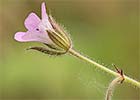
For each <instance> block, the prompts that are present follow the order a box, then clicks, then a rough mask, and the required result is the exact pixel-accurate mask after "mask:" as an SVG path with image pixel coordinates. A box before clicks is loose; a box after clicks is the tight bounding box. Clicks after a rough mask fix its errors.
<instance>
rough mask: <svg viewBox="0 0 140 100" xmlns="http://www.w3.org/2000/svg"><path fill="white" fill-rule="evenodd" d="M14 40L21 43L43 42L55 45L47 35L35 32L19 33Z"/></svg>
mask: <svg viewBox="0 0 140 100" xmlns="http://www.w3.org/2000/svg"><path fill="white" fill-rule="evenodd" d="M14 38H15V40H17V41H19V42H41V43H46V44H53V42H52V41H51V39H50V38H49V36H48V34H47V33H37V32H33V31H27V32H17V33H16V34H15V37H14Z"/></svg>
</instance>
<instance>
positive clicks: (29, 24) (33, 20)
mask: <svg viewBox="0 0 140 100" xmlns="http://www.w3.org/2000/svg"><path fill="white" fill-rule="evenodd" d="M39 23H40V18H39V17H38V16H37V15H36V14H35V13H30V14H29V15H28V17H27V18H26V19H25V22H24V25H25V27H26V28H27V29H28V30H33V29H34V28H36V27H37V26H38V25H39Z"/></svg>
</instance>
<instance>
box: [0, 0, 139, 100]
mask: <svg viewBox="0 0 140 100" xmlns="http://www.w3.org/2000/svg"><path fill="white" fill-rule="evenodd" d="M42 1H45V2H46V4H47V7H48V9H49V11H50V12H51V14H52V15H53V16H54V17H55V19H56V20H57V22H59V23H61V24H62V25H64V26H65V27H66V28H67V30H68V31H69V33H70V35H71V38H72V40H73V44H74V47H75V48H76V49H77V50H79V51H80V52H82V53H83V54H85V55H88V57H90V58H92V59H93V60H95V61H97V62H99V63H100V64H103V63H104V64H103V65H105V66H107V67H109V68H110V69H113V70H114V68H113V66H111V64H112V63H114V64H116V65H117V66H119V68H121V69H123V70H124V73H126V74H127V75H129V76H130V77H133V78H135V79H137V80H140V63H139V56H140V55H139V46H140V45H139V33H138V32H139V26H138V23H139V20H138V19H139V18H140V16H139V15H140V14H139V13H140V12H139V4H138V0H0V100H104V97H105V91H106V89H107V86H108V84H109V82H111V80H112V79H113V77H112V76H110V75H109V74H106V73H104V72H102V71H100V70H99V69H97V68H95V66H93V65H90V64H87V63H85V62H82V61H80V60H78V59H76V58H74V57H72V56H70V55H63V56H60V57H52V56H48V55H45V54H42V53H40V52H36V51H26V50H25V49H26V48H28V47H29V46H37V45H40V44H39V43H19V42H16V41H15V40H14V38H13V37H14V34H15V33H16V32H17V31H26V29H25V27H24V24H23V23H24V19H25V18H26V17H27V15H28V14H29V13H30V12H32V11H34V12H36V13H37V14H38V15H39V16H40V5H41V3H42ZM113 100H140V90H139V89H138V88H135V87H133V86H131V85H130V84H126V83H124V84H122V85H119V86H118V87H117V88H116V89H115V91H114V94H113Z"/></svg>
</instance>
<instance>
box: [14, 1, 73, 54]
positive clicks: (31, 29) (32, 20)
mask: <svg viewBox="0 0 140 100" xmlns="http://www.w3.org/2000/svg"><path fill="white" fill-rule="evenodd" d="M41 17H42V18H41V19H40V18H39V17H38V16H37V15H36V14H35V13H33V12H32V13H30V14H29V15H28V17H27V18H26V19H25V21H24V25H25V27H26V29H27V31H26V32H17V33H16V34H15V36H14V38H15V40H17V41H19V42H41V43H44V44H46V45H47V46H48V47H49V48H50V49H51V50H55V51H53V52H56V51H57V53H58V52H59V53H60V52H63V53H64V52H67V51H68V50H69V49H70V48H71V40H70V38H69V36H68V35H67V33H66V32H65V30H64V29H63V28H62V27H61V26H60V25H58V24H57V23H56V22H55V20H54V19H53V17H52V16H50V15H48V14H47V13H46V7H45V3H44V2H43V3H42V5H41ZM31 49H35V50H38V51H42V50H43V52H44V51H45V52H46V51H47V52H48V51H49V52H50V51H51V50H50V49H48V48H47V49H46V48H42V47H33V48H31Z"/></svg>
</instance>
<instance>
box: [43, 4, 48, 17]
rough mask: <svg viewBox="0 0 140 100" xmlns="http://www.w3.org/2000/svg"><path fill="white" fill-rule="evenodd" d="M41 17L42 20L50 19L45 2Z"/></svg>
mask: <svg viewBox="0 0 140 100" xmlns="http://www.w3.org/2000/svg"><path fill="white" fill-rule="evenodd" d="M41 16H42V19H48V14H47V13H46V6H45V2H43V3H42V5H41Z"/></svg>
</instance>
